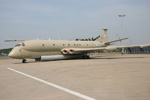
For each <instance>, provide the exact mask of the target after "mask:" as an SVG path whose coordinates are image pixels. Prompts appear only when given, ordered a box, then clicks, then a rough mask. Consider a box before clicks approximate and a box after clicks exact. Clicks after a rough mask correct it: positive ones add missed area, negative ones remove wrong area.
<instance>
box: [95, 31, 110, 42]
mask: <svg viewBox="0 0 150 100" xmlns="http://www.w3.org/2000/svg"><path fill="white" fill-rule="evenodd" d="M102 30H104V34H103V35H102V36H100V37H99V38H98V39H96V40H95V41H100V42H104V43H106V42H108V34H107V30H108V29H107V28H103V29H102Z"/></svg>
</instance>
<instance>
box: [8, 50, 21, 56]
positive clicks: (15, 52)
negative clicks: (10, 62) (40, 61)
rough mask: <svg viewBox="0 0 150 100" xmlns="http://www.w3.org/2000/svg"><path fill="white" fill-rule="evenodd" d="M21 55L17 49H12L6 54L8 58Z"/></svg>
mask: <svg viewBox="0 0 150 100" xmlns="http://www.w3.org/2000/svg"><path fill="white" fill-rule="evenodd" d="M20 56H21V53H20V52H19V51H18V50H16V49H15V50H14V49H13V50H12V51H11V52H10V53H9V54H8V57H10V58H20Z"/></svg>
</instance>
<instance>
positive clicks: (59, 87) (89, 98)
mask: <svg viewBox="0 0 150 100" xmlns="http://www.w3.org/2000/svg"><path fill="white" fill-rule="evenodd" d="M7 69H9V70H11V71H14V72H16V73H19V74H21V75H24V76H26V77H29V78H31V79H34V80H37V81H39V82H42V83H45V84H47V85H50V86H52V87H55V88H57V89H60V90H62V91H64V92H67V93H70V94H72V95H75V96H77V97H80V98H83V99H85V100H96V99H94V98H91V97H89V96H86V95H83V94H81V93H78V92H75V91H72V90H69V89H67V88H64V87H61V86H59V85H56V84H54V83H51V82H47V81H45V80H42V79H39V78H36V77H34V76H31V75H29V74H26V73H23V72H20V71H18V70H15V69H12V68H7Z"/></svg>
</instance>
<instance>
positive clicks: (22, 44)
mask: <svg viewBox="0 0 150 100" xmlns="http://www.w3.org/2000/svg"><path fill="white" fill-rule="evenodd" d="M19 46H25V44H24V43H21V44H17V45H16V46H15V47H19Z"/></svg>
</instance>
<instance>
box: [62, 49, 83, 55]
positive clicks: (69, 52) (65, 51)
mask: <svg viewBox="0 0 150 100" xmlns="http://www.w3.org/2000/svg"><path fill="white" fill-rule="evenodd" d="M61 52H62V54H64V55H67V54H82V52H77V51H75V50H73V49H63V50H61Z"/></svg>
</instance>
